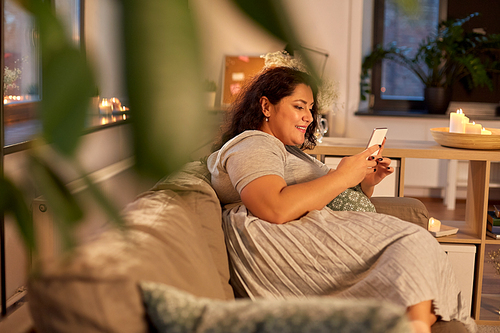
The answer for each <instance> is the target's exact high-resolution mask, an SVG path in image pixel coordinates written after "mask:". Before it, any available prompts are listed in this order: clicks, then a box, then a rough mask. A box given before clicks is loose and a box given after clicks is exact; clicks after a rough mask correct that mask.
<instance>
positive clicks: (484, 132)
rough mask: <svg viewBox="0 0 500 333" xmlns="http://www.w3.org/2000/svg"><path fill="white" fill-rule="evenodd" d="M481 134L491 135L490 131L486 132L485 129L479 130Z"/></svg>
mask: <svg viewBox="0 0 500 333" xmlns="http://www.w3.org/2000/svg"><path fill="white" fill-rule="evenodd" d="M481 134H483V135H491V131H488V130H487V129H485V128H484V127H483V128H482V129H481Z"/></svg>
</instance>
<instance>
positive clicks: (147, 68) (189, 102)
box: [123, 0, 208, 178]
mask: <svg viewBox="0 0 500 333" xmlns="http://www.w3.org/2000/svg"><path fill="white" fill-rule="evenodd" d="M123 9H124V22H126V24H125V25H124V27H123V30H124V33H125V35H124V36H125V49H126V57H125V59H126V70H127V89H128V96H129V99H130V105H131V107H130V110H131V113H132V117H131V119H132V124H133V127H134V135H135V138H134V142H135V143H134V144H135V157H136V165H137V167H138V169H139V171H141V173H143V174H148V175H151V176H154V177H155V178H160V177H163V176H164V175H165V174H169V173H171V172H173V171H175V170H177V169H178V168H180V166H182V165H183V164H184V163H185V162H187V161H188V160H189V154H190V153H191V152H193V151H194V150H195V149H197V148H198V147H199V145H200V143H201V142H200V140H201V139H200V134H201V133H205V132H206V129H204V127H205V126H206V124H207V123H208V122H207V119H208V118H207V117H208V114H207V112H206V110H205V108H204V105H203V98H202V97H203V96H202V91H203V89H202V85H203V79H204V73H203V69H202V66H201V59H200V56H201V51H200V49H199V43H198V40H197V36H196V34H195V28H194V24H193V21H192V13H191V12H190V10H189V8H188V1H185V0H170V1H163V0H145V1H135V0H124V1H123Z"/></svg>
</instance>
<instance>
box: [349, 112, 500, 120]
mask: <svg viewBox="0 0 500 333" xmlns="http://www.w3.org/2000/svg"><path fill="white" fill-rule="evenodd" d="M354 115H356V116H372V117H412V118H438V119H439V118H441V119H448V118H449V115H448V114H430V113H427V111H426V110H406V111H403V110H402V111H398V110H373V109H369V110H362V111H361V110H359V111H356V112H355V113H354ZM474 119H477V120H500V116H495V115H476V116H474Z"/></svg>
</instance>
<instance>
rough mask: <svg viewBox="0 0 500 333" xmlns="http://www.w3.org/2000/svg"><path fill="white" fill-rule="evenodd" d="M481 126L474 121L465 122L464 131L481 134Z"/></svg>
mask: <svg viewBox="0 0 500 333" xmlns="http://www.w3.org/2000/svg"><path fill="white" fill-rule="evenodd" d="M482 128H483V126H481V124H476V123H475V122H472V123H468V124H465V133H467V134H481V129H482Z"/></svg>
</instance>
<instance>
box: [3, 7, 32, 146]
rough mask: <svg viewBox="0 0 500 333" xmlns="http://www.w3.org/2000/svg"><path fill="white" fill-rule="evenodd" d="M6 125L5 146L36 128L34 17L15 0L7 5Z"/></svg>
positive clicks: (4, 18)
mask: <svg viewBox="0 0 500 333" xmlns="http://www.w3.org/2000/svg"><path fill="white" fill-rule="evenodd" d="M3 20H4V52H3V56H4V84H3V97H4V99H3V103H4V124H5V132H6V133H5V137H4V140H5V145H11V144H13V143H17V142H22V141H26V140H27V139H28V137H27V135H25V137H23V135H22V133H23V132H24V133H28V132H29V133H30V134H32V133H33V131H35V129H36V123H35V121H34V119H35V117H36V102H37V101H39V99H40V95H39V87H40V69H39V68H40V66H39V65H40V64H39V56H38V53H39V52H38V36H37V31H36V28H35V22H34V20H33V18H32V17H31V16H30V15H29V14H28V13H27V12H26V11H25V10H24V9H23V8H21V7H20V6H19V5H18V4H17V3H16V2H15V1H14V0H5V4H4V17H3ZM23 129H24V130H23Z"/></svg>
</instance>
